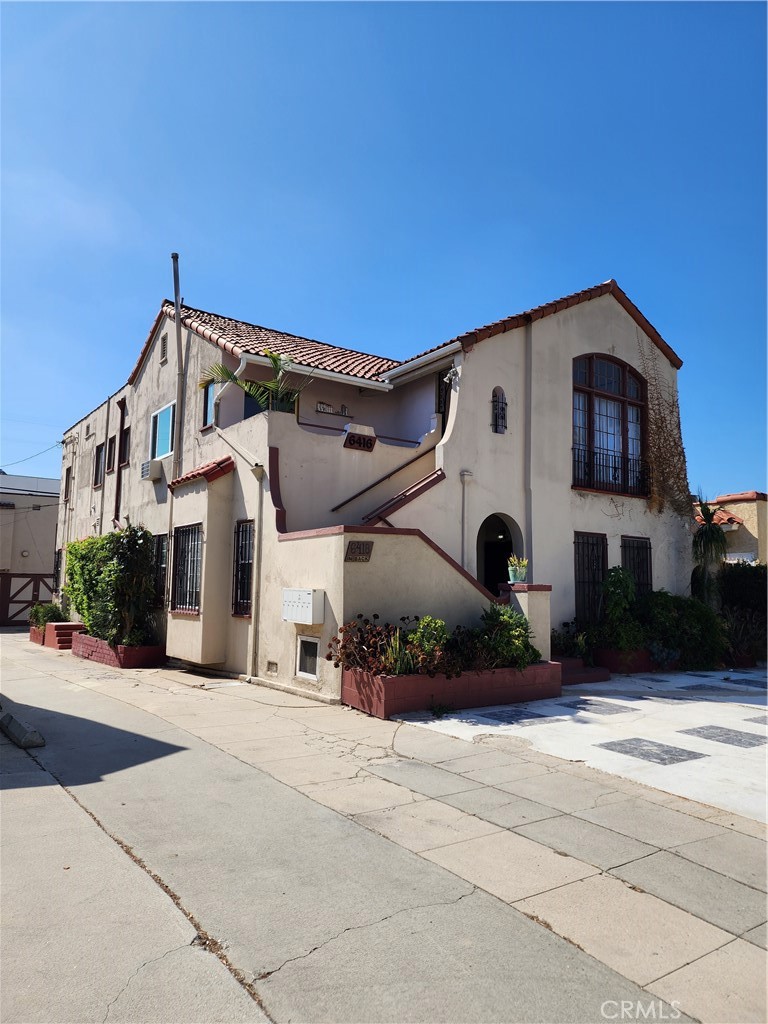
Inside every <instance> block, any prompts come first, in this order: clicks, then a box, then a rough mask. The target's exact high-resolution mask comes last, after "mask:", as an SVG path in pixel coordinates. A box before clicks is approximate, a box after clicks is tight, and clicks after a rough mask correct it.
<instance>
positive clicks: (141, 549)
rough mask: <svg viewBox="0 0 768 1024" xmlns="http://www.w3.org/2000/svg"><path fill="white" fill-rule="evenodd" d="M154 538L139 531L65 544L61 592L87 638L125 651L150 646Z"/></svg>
mask: <svg viewBox="0 0 768 1024" xmlns="http://www.w3.org/2000/svg"><path fill="white" fill-rule="evenodd" d="M154 570H155V565H154V537H153V536H152V534H151V533H150V532H149V531H148V530H145V529H144V528H143V527H141V526H129V527H127V528H126V529H125V530H118V531H116V532H115V533H107V534H105V535H104V536H103V537H87V538H86V539H85V540H79V541H74V542H73V543H71V544H68V545H67V585H66V588H65V592H66V595H67V597H68V598H69V600H70V601H71V602H72V606H73V607H74V608H75V610H76V611H77V613H78V615H79V616H80V618H81V619H82V620H83V623H84V624H85V627H86V629H87V631H88V633H89V634H90V635H91V636H95V637H98V638H99V639H100V640H106V641H107V643H109V644H112V645H113V646H114V645H115V644H125V645H127V646H131V647H137V646H141V645H142V644H151V643H153V642H154V641H155V636H156V630H155V622H154V605H155V588H154Z"/></svg>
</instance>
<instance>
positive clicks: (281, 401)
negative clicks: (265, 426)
mask: <svg viewBox="0 0 768 1024" xmlns="http://www.w3.org/2000/svg"><path fill="white" fill-rule="evenodd" d="M243 399H244V401H243V419H244V420H248V419H250V418H251V416H258V415H259V413H262V412H264V411H265V410H266V409H272V410H273V411H274V412H293V411H294V409H295V408H296V401H295V399H292V398H286V397H285V396H283V397H281V398H277V397H270V399H269V401H268V402H267V403H266V404H262V403H261V402H260V401H259V400H258V399H257V398H254V397H253V395H249V394H248V392H247V391H246V392H245V394H244V395H243Z"/></svg>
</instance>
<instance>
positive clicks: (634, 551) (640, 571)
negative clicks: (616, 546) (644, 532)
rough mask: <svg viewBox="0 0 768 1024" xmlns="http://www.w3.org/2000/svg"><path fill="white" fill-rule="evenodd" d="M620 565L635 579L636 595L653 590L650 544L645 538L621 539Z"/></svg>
mask: <svg viewBox="0 0 768 1024" xmlns="http://www.w3.org/2000/svg"><path fill="white" fill-rule="evenodd" d="M621 564H622V565H623V567H624V568H625V569H627V570H628V571H629V572H631V573H632V575H633V576H634V577H635V587H636V589H637V593H638V595H640V594H648V593H650V591H651V590H653V574H652V571H651V542H650V540H648V538H647V537H622V538H621Z"/></svg>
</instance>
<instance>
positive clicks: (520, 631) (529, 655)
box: [481, 604, 541, 670]
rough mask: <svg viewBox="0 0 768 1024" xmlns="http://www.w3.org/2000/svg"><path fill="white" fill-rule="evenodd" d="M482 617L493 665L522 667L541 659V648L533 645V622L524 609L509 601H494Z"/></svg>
mask: <svg viewBox="0 0 768 1024" xmlns="http://www.w3.org/2000/svg"><path fill="white" fill-rule="evenodd" d="M481 619H482V622H483V633H484V637H483V646H484V647H485V648H486V650H487V652H488V658H489V665H488V667H489V668H517V669H520V670H522V669H524V668H527V667H528V666H529V665H533V664H534V663H535V662H537V661H541V652H540V651H537V650H536V648H535V647H534V646H533V642H532V634H531V625H530V623H529V622H528V619H526V617H525V616H524V615H522V614H521V613H520V612H516V611H515V610H514V609H513V608H510V607H509V605H503V604H492V605H491V606H490V607H489V608H488V609H487V611H484V612H483V614H482V616H481Z"/></svg>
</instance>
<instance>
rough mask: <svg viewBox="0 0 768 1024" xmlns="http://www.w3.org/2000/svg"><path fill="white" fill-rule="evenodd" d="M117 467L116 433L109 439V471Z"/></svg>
mask: <svg viewBox="0 0 768 1024" xmlns="http://www.w3.org/2000/svg"><path fill="white" fill-rule="evenodd" d="M114 468H115V435H114V434H113V435H112V437H110V439H109V441H107V472H108V473H111V472H112V471H113V470H114Z"/></svg>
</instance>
